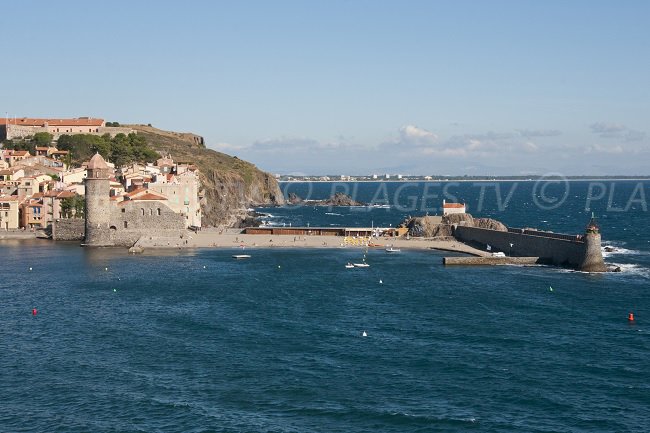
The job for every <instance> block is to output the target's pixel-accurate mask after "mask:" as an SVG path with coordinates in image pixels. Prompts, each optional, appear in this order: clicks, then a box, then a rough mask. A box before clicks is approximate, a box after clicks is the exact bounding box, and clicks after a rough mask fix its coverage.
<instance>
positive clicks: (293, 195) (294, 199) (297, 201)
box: [287, 192, 304, 205]
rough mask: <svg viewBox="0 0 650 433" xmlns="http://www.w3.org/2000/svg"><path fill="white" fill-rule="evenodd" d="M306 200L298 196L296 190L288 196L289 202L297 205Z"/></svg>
mask: <svg viewBox="0 0 650 433" xmlns="http://www.w3.org/2000/svg"><path fill="white" fill-rule="evenodd" d="M303 201H304V200H303V199H302V198H300V196H298V194H296V193H295V192H290V193H289V197H287V204H291V205H296V204H300V203H302V202H303Z"/></svg>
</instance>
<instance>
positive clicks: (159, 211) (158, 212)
mask: <svg viewBox="0 0 650 433" xmlns="http://www.w3.org/2000/svg"><path fill="white" fill-rule="evenodd" d="M158 216H160V208H158Z"/></svg>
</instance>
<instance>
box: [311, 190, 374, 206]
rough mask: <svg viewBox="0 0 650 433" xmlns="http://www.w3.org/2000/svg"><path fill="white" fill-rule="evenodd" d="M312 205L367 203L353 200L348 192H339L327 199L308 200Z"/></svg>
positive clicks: (360, 204) (363, 204)
mask: <svg viewBox="0 0 650 433" xmlns="http://www.w3.org/2000/svg"><path fill="white" fill-rule="evenodd" d="M308 204H309V205H311V206H366V204H365V203H363V202H360V201H356V200H353V199H352V197H350V196H349V195H347V194H344V193H342V192H337V193H336V194H334V195H333V196H331V197H330V198H328V199H327V200H315V201H310V202H308Z"/></svg>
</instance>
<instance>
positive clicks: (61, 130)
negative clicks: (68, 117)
mask: <svg viewBox="0 0 650 433" xmlns="http://www.w3.org/2000/svg"><path fill="white" fill-rule="evenodd" d="M57 129H58V131H57ZM37 132H49V133H50V134H52V135H53V136H54V139H55V140H56V139H58V138H59V137H60V136H61V135H75V134H92V135H104V134H110V136H111V137H114V136H116V135H117V134H125V135H129V134H130V133H131V132H136V131H135V130H134V129H131V128H125V127H112V126H99V127H98V126H95V127H92V126H72V127H70V126H69V127H67V128H66V127H65V126H64V127H61V126H58V127H55V126H25V125H6V126H5V127H4V131H3V135H4V136H5V137H6V139H8V140H10V139H13V138H25V137H30V136H33V135H34V134H36V133H37Z"/></svg>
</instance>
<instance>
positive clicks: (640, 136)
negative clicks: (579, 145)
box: [589, 122, 646, 142]
mask: <svg viewBox="0 0 650 433" xmlns="http://www.w3.org/2000/svg"><path fill="white" fill-rule="evenodd" d="M589 128H590V129H591V132H593V133H594V134H597V135H598V136H599V137H601V138H618V139H620V140H624V141H627V142H632V141H642V140H644V139H645V136H646V133H645V132H643V131H637V130H635V129H630V128H628V127H627V126H625V125H622V124H620V123H607V122H596V123H592V124H591V125H589Z"/></svg>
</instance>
